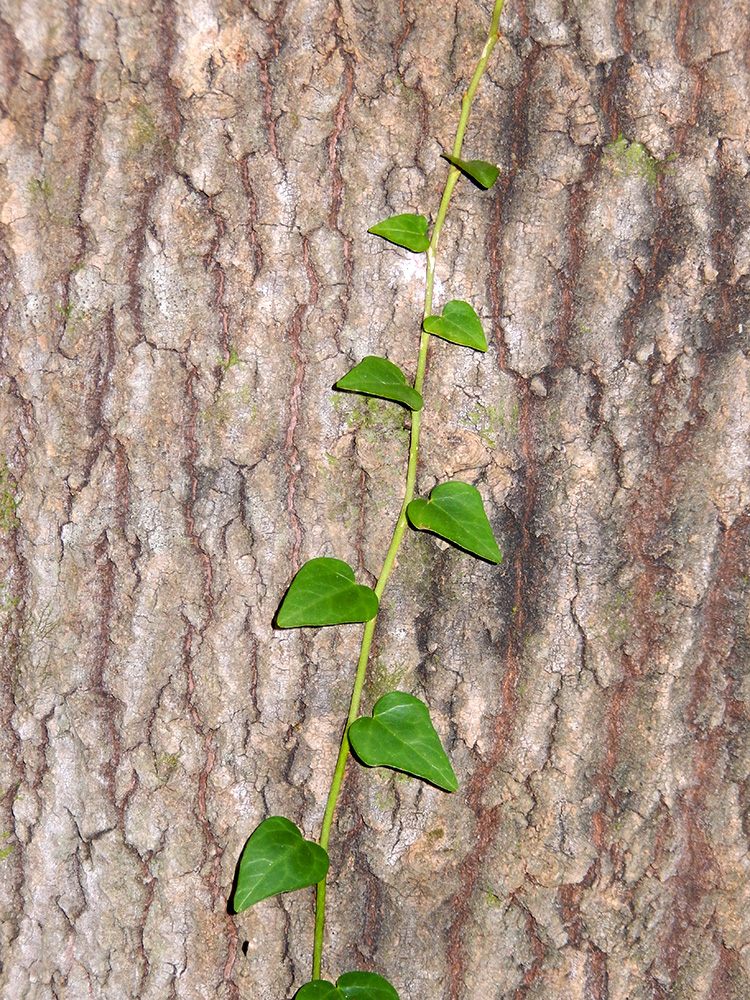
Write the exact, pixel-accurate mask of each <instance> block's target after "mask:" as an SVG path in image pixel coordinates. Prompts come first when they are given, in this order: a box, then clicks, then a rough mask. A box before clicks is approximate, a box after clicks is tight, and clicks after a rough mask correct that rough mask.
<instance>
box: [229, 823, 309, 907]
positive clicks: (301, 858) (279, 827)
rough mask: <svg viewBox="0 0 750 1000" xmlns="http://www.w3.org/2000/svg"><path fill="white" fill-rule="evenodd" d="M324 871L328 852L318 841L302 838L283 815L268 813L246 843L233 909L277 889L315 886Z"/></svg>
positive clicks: (288, 889)
mask: <svg viewBox="0 0 750 1000" xmlns="http://www.w3.org/2000/svg"><path fill="white" fill-rule="evenodd" d="M327 871H328V855H327V854H326V852H325V851H324V850H323V848H322V847H321V846H320V845H319V844H314V843H313V842H312V841H311V840H305V839H304V838H303V836H302V834H301V833H300V832H299V830H298V829H297V827H296V826H295V825H294V823H291V822H290V821H289V820H288V819H284V817H283V816H269V818H268V819H264V820H263V822H262V823H261V824H260V826H259V827H257V829H256V830H255V831H254V833H253V834H252V835H251V836H250V839H249V840H248V842H247V843H246V844H245V849H244V850H243V852H242V856H241V857H240V869H239V873H238V875H237V888H236V889H235V890H234V894H233V896H232V901H231V905H232V908H233V909H234V912H235V913H241V912H242V910H246V909H247V908H248V906H252V905H253V903H257V902H258V901H259V900H261V899H266V898H267V897H268V896H275V895H276V893H277V892H290V891H291V890H292V889H304V888H305V886H308V885H315V883H316V882H320V880H321V879H322V878H324V877H325V875H326V872H327Z"/></svg>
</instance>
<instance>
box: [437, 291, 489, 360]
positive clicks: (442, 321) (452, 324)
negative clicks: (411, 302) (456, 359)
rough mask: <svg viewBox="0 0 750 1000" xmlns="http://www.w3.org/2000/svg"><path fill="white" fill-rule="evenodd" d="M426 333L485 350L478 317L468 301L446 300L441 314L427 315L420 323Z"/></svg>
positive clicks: (485, 345)
mask: <svg viewBox="0 0 750 1000" xmlns="http://www.w3.org/2000/svg"><path fill="white" fill-rule="evenodd" d="M422 325H423V326H424V328H425V330H426V331H427V332H428V333H434V334H435V336H436V337H442V338H443V340H449V341H450V342H451V343H452V344H460V345H461V346H462V347H472V348H473V349H474V350H475V351H486V350H487V339H486V337H485V335H484V330H483V329H482V324H481V322H480V321H479V317H478V316H477V314H476V313H475V312H474V310H473V309H472V308H471V306H470V305H469V303H468V302H462V301H461V300H460V299H453V300H452V301H450V302H446V304H445V306H444V308H443V315H442V316H427V317H426V318H425V321H424V323H423V324H422Z"/></svg>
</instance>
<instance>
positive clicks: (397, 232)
mask: <svg viewBox="0 0 750 1000" xmlns="http://www.w3.org/2000/svg"><path fill="white" fill-rule="evenodd" d="M367 232H368V233H372V234H373V235H374V236H382V237H383V239H384V240H388V242H389V243H395V244H396V246H399V247H406V249H407V250H413V251H414V252H415V253H422V251H423V250H426V249H427V247H428V246H429V245H430V241H429V239H428V238H427V219H425V217H424V216H423V215H411V214H410V213H407V214H406V215H392V216H391V218H390V219H384V220H383V221H382V222H378V223H377V225H375V226H371V227H370V228H369V229H368V230H367Z"/></svg>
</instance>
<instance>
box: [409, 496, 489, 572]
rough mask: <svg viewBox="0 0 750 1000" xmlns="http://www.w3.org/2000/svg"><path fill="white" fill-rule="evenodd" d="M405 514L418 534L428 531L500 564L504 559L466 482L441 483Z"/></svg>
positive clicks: (482, 557)
mask: <svg viewBox="0 0 750 1000" xmlns="http://www.w3.org/2000/svg"><path fill="white" fill-rule="evenodd" d="M406 515H407V517H408V518H409V520H410V521H411V523H412V525H413V526H414V527H415V528H418V529H419V530H420V531H431V532H433V534H435V535H439V536H440V537H441V538H444V539H445V540H446V541H448V542H452V543H453V544H454V545H458V546H459V547H460V548H462V549H466V551H467V552H471V553H473V554H474V555H475V556H479V557H480V558H481V559H487V560H488V562H494V563H499V562H500V561H501V560H502V558H503V557H502V554H501V552H500V549H499V548H498V547H497V542H496V541H495V536H494V535H493V534H492V528H491V527H490V522H489V521H488V520H487V515H486V514H485V512H484V504H483V503H482V497H481V495H480V493H479V490H478V489H476V487H474V486H470V485H469V484H468V483H441V484H440V485H439V486H436V487H435V489H434V490H433V491H432V493H430V499H429V500H425V499H423V498H422V497H419V498H417V499H416V500H412V502H411V503H410V504H409V506H408V507H407V508H406Z"/></svg>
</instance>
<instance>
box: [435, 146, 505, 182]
mask: <svg viewBox="0 0 750 1000" xmlns="http://www.w3.org/2000/svg"><path fill="white" fill-rule="evenodd" d="M441 155H442V157H443V159H444V160H447V161H448V163H452V164H453V166H454V167H458V169H459V170H460V171H461V173H463V174H466V176H467V177H471V179H472V180H473V181H476V183H477V184H478V185H479V186H480V187H482V188H484V189H485V190H486V189H487V188H491V187H492V185H493V184H494V183H495V181H496V180H497V178H498V175H499V173H500V171H499V170H498V168H497V167H496V166H495V164H494V163H488V162H487V161H486V160H461V159H459V157H457V156H450V155H449V154H448V153H442V154H441Z"/></svg>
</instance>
